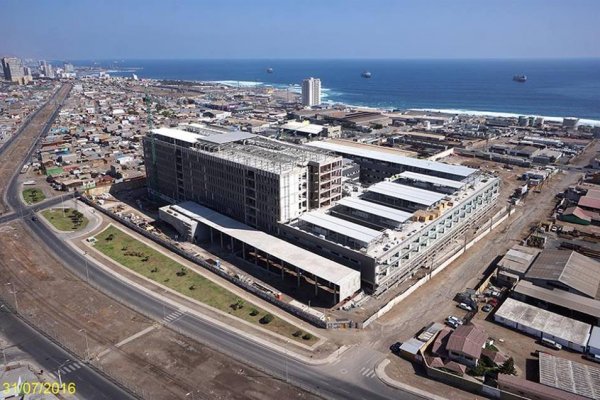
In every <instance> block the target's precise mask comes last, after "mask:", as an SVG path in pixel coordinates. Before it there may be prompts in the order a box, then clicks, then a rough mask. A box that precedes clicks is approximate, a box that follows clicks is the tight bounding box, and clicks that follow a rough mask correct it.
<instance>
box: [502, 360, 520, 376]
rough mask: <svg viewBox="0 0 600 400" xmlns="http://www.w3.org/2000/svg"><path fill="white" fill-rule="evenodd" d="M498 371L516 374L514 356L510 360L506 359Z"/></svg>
mask: <svg viewBox="0 0 600 400" xmlns="http://www.w3.org/2000/svg"><path fill="white" fill-rule="evenodd" d="M498 372H500V373H501V374H506V375H516V374H517V370H516V369H515V360H513V358H512V357H511V358H509V359H508V360H506V361H504V363H503V364H502V366H501V367H500V368H498Z"/></svg>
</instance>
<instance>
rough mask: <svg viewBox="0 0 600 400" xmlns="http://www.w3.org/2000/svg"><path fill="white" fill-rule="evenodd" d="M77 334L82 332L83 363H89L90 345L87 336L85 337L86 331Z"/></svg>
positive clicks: (81, 330)
mask: <svg viewBox="0 0 600 400" xmlns="http://www.w3.org/2000/svg"><path fill="white" fill-rule="evenodd" d="M79 332H83V336H84V338H85V353H86V356H85V361H86V362H89V361H90V344H89V342H88V336H87V331H86V330H85V329H80V330H79Z"/></svg>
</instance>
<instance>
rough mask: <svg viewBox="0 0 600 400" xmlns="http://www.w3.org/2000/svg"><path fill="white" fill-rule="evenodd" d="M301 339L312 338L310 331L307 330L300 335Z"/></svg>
mask: <svg viewBox="0 0 600 400" xmlns="http://www.w3.org/2000/svg"><path fill="white" fill-rule="evenodd" d="M302 339H304V340H310V339H312V335H311V334H310V333H308V332H307V333H305V334H304V335H303V336H302Z"/></svg>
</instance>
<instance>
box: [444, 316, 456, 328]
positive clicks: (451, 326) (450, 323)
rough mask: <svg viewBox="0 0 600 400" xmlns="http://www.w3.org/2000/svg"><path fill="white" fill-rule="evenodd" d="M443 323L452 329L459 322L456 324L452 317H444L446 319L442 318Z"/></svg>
mask: <svg viewBox="0 0 600 400" xmlns="http://www.w3.org/2000/svg"><path fill="white" fill-rule="evenodd" d="M444 323H445V324H446V325H448V326H449V327H450V328H454V329H456V328H458V327H459V324H458V322H456V321H455V320H453V319H448V318H446V319H445V320H444Z"/></svg>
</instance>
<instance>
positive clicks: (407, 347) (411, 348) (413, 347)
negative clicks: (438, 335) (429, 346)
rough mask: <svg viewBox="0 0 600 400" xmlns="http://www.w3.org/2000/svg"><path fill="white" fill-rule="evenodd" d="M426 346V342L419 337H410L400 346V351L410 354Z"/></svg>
mask: <svg viewBox="0 0 600 400" xmlns="http://www.w3.org/2000/svg"><path fill="white" fill-rule="evenodd" d="M423 346H425V342H422V341H420V340H419V339H415V338H410V339H408V340H407V341H406V342H404V343H402V345H401V346H400V351H402V352H405V353H408V354H417V353H418V352H419V350H421V348H422V347H423Z"/></svg>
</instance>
